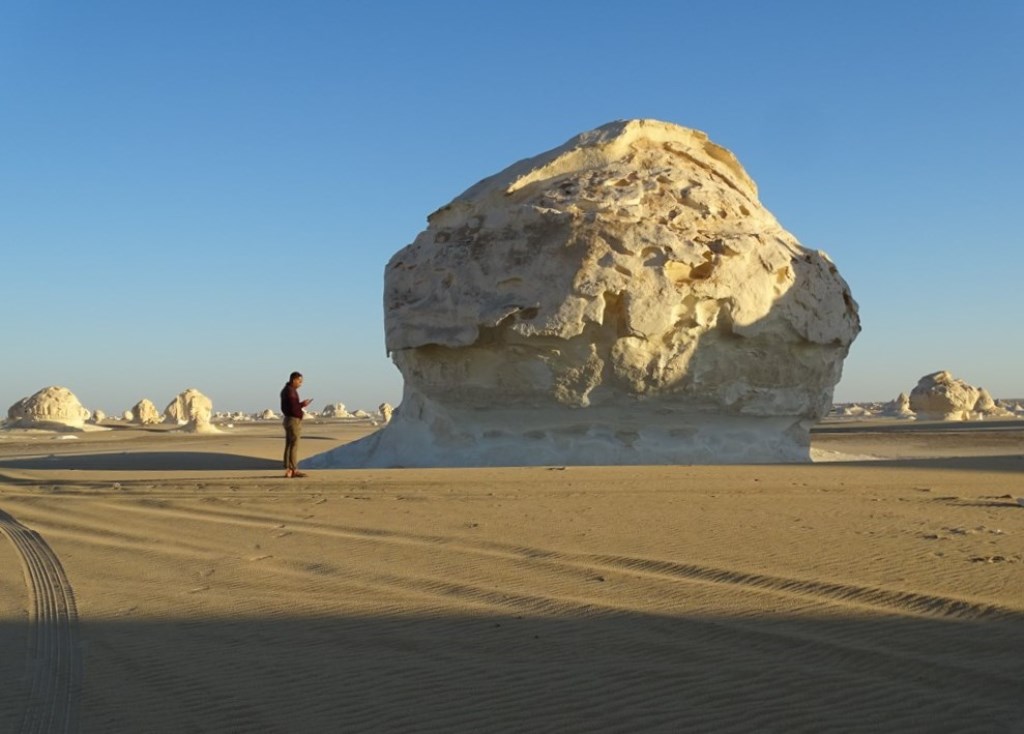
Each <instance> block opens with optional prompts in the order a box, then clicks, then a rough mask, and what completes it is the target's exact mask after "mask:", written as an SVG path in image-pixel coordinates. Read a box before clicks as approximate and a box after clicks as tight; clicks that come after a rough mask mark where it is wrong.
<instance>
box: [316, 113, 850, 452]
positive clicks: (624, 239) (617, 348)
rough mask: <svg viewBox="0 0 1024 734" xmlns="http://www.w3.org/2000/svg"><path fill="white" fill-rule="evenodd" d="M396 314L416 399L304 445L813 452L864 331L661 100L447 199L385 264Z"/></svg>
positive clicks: (816, 264) (819, 273) (393, 319)
mask: <svg viewBox="0 0 1024 734" xmlns="http://www.w3.org/2000/svg"><path fill="white" fill-rule="evenodd" d="M384 315H385V341H386V346H387V349H388V352H389V353H390V354H391V357H392V359H393V361H394V363H395V365H396V366H397V367H398V369H399V370H400V371H401V373H402V376H403V378H404V380H405V387H404V394H403V398H402V403H401V406H400V410H398V411H396V413H395V416H394V418H393V419H392V421H391V422H390V423H389V424H388V425H387V427H386V428H384V429H383V430H382V431H379V432H377V433H375V434H373V435H371V436H369V437H367V438H365V439H363V440H361V441H358V442H354V443H351V444H347V445H345V446H343V447H340V448H338V449H336V450H334V451H333V452H331V453H330V454H327V455H321V456H318V457H312V458H311V459H310V460H308V461H307V465H309V466H433V465H450V466H458V465H463V466H465V465H530V464H532V465H537V464H550V463H558V464H565V463H575V464H641V463H693V462H700V463H728V462H762V461H794V460H808V459H809V455H810V452H809V435H808V431H809V427H810V425H811V424H812V423H813V422H814V421H815V420H816V419H818V418H820V417H822V416H823V415H824V414H825V413H826V412H827V411H828V408H829V406H830V405H831V400H832V392H833V388H834V387H835V384H836V383H837V382H838V380H839V378H840V375H841V372H842V363H843V359H844V358H845V356H846V354H847V352H848V350H849V347H850V344H851V343H852V341H853V339H854V337H855V336H856V335H857V333H858V331H859V330H860V324H859V319H858V315H857V306H856V303H855V302H854V300H853V298H852V297H851V295H850V291H849V288H848V287H847V285H846V283H845V282H844V280H843V279H842V278H841V277H840V275H839V273H838V272H837V270H836V267H835V265H833V263H832V262H831V260H829V258H828V257H827V256H826V255H825V254H824V253H823V252H820V251H815V250H809V249H807V248H804V247H803V246H801V245H800V243H799V242H797V240H796V239H795V238H794V237H793V236H792V235H791V234H790V233H789V232H787V231H786V230H784V229H783V228H782V227H781V225H780V224H779V223H778V222H777V221H776V220H775V218H774V217H773V216H772V215H771V213H769V212H768V211H767V210H766V209H765V208H764V207H763V206H762V205H761V203H760V202H759V201H758V198H757V188H756V186H755V184H754V182H753V181H752V180H751V179H750V177H749V176H748V175H747V174H746V172H745V171H744V170H743V168H742V167H741V166H740V164H739V162H738V161H737V160H736V158H735V157H734V156H733V155H732V153H730V152H729V151H728V150H726V149H724V148H722V147H720V146H718V145H715V144H714V143H712V142H710V141H709V140H708V138H707V136H706V135H705V134H704V133H702V132H699V131H697V130H691V129H687V128H683V127H679V126H677V125H672V124H668V123H664V122H658V121H654V120H632V121H624V122H615V123H611V124H608V125H605V126H603V127H600V128H598V129H596V130H593V131H590V132H587V133H584V134H582V135H579V136H578V137H575V138H573V139H572V140H569V141H568V142H567V143H565V144H564V145H562V146H560V147H558V148H555V149H554V150H551V151H548V152H546V153H542V154H541V155H539V156H536V157H534V158H531V159H528V160H524V161H520V162H519V163H516V164H514V165H512V166H510V167H509V168H507V169H505V170H504V171H501V172H500V173H498V174H496V175H494V176H491V177H490V178H487V179H484V180H483V181H481V182H480V183H478V184H476V185H475V186H473V187H471V188H470V189H468V190H467V191H466V192H464V193H463V194H461V195H460V196H458V197H456V198H455V200H453V201H452V202H451V203H450V204H448V205H447V206H444V207H442V208H441V209H439V210H438V211H436V212H434V213H433V214H432V215H430V217H428V227H427V229H426V230H425V231H424V232H422V233H421V234H420V235H419V236H418V237H416V239H415V241H413V242H412V244H410V245H408V246H407V247H405V248H403V249H402V250H400V251H399V252H398V253H396V254H395V255H394V256H393V257H392V258H391V260H390V262H389V263H388V265H387V267H386V270H385V276H384Z"/></svg>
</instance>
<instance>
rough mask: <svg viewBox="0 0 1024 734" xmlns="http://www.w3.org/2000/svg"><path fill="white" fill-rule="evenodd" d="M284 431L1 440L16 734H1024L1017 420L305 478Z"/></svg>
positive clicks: (358, 430) (2, 624) (866, 427)
mask: <svg viewBox="0 0 1024 734" xmlns="http://www.w3.org/2000/svg"><path fill="white" fill-rule="evenodd" d="M367 430H368V429H367V427H366V426H358V425H356V426H352V425H351V424H341V423H322V424H307V426H306V429H305V435H304V438H303V443H302V446H301V451H302V453H303V455H306V456H308V455H309V454H311V453H318V452H320V451H324V450H328V449H330V448H333V447H335V446H337V445H339V444H340V443H342V442H344V441H348V440H352V439H353V438H355V437H357V436H360V435H363V434H364V433H365V432H366V431H367ZM280 434H281V431H280V427H279V426H277V425H275V424H270V425H246V426H239V427H237V428H235V429H233V430H231V431H229V432H226V433H223V434H220V435H214V436H186V435H179V434H174V433H169V432H167V431H166V430H163V429H153V430H143V429H125V428H119V429H116V430H111V431H108V432H102V433H89V434H82V435H80V436H79V437H78V438H74V439H68V438H61V437H59V436H54V435H52V434H30V433H26V432H23V431H14V432H5V433H0V651H2V655H0V731H2V732H7V731H12V732H15V731H20V730H25V731H30V730H31V731H47V730H57V729H60V730H62V731H63V730H68V731H74V730H80V731H83V732H159V731H167V732H182V731H237V732H257V731H258V732H311V731H337V732H356V731H416V732H427V731H434V732H490V731H521V732H575V731H578V732H595V731H616V732H638V731H664V732H683V731H686V732H691V731H692V732H729V731H738V732H739V731H743V732H746V731H759V732H763V731H772V732H793V731H865V732H866V731H894V732H895V731H899V732H905V731H922V732H942V731H949V732H967V731H977V732H1004V731H1024V507H1022V506H1021V505H1020V504H1018V501H1017V499H1018V498H1019V497H1024V425H1022V424H1021V423H1020V422H1004V423H985V424H970V425H959V424H958V425H948V424H913V423H897V422H895V421H891V422H885V421H876V422H870V421H859V422H858V421H853V422H834V423H830V424H826V425H823V426H821V427H820V431H819V432H818V433H816V434H815V439H814V444H815V448H816V450H817V451H818V452H819V453H821V454H822V455H827V456H830V457H831V458H833V459H836V458H842V457H843V456H862V457H863V456H872V457H876V459H878V460H874V461H850V462H841V461H840V462H834V463H827V464H815V465H785V466H779V465H776V466H721V467H706V466H699V467H691V466H678V467H586V468H582V467H543V468H516V469H458V470H446V469H433V470H372V471H371V470H365V471H362V470H360V471H322V472H316V473H314V474H313V475H312V476H310V477H309V478H306V479H298V480H286V479H283V478H281V477H280V476H279V475H280V473H281V472H280V470H279V468H278V466H279V458H278V457H279V454H280V450H281V446H282V437H281V435H280Z"/></svg>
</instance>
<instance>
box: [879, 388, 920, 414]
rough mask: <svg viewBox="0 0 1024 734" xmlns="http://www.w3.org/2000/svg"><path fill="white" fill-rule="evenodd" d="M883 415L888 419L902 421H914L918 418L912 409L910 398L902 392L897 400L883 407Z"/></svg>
mask: <svg viewBox="0 0 1024 734" xmlns="http://www.w3.org/2000/svg"><path fill="white" fill-rule="evenodd" d="M882 415H884V416H886V417H887V418H900V419H901V420H913V419H914V418H916V417H917V415H916V414H915V413H914V411H913V410H911V409H910V396H909V395H907V394H906V393H905V392H901V393H900V394H899V395H898V396H897V397H896V399H895V400H893V401H891V402H888V403H886V404H885V405H884V406H883V407H882Z"/></svg>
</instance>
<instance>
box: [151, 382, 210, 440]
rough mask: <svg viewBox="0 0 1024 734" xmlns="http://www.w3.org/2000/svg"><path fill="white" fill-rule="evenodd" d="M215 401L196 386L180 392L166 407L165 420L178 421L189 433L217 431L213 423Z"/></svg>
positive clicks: (169, 421)
mask: <svg viewBox="0 0 1024 734" xmlns="http://www.w3.org/2000/svg"><path fill="white" fill-rule="evenodd" d="M212 415H213V401H212V400H210V399H209V398H208V397H206V396H205V395H203V394H202V393H201V392H199V391H198V390H197V389H195V388H194V387H190V388H188V389H187V390H185V391H184V392H181V393H179V394H178V395H177V396H176V397H175V398H174V400H172V401H171V402H170V403H168V404H167V407H166V408H164V422H165V423H176V424H178V425H179V426H182V430H183V431H186V432H188V433H216V432H217V429H216V428H215V427H214V426H213V425H212V424H211V422H210V418H211V416H212Z"/></svg>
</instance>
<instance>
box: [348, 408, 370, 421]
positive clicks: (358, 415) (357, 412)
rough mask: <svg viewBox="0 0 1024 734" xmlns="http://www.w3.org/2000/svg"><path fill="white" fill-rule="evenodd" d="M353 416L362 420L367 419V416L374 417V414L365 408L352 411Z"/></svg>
mask: <svg viewBox="0 0 1024 734" xmlns="http://www.w3.org/2000/svg"><path fill="white" fill-rule="evenodd" d="M352 417H353V418H360V419H362V420H366V419H367V418H373V416H372V415H370V414H369V413H367V412H366V411H365V410H354V411H352Z"/></svg>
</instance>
